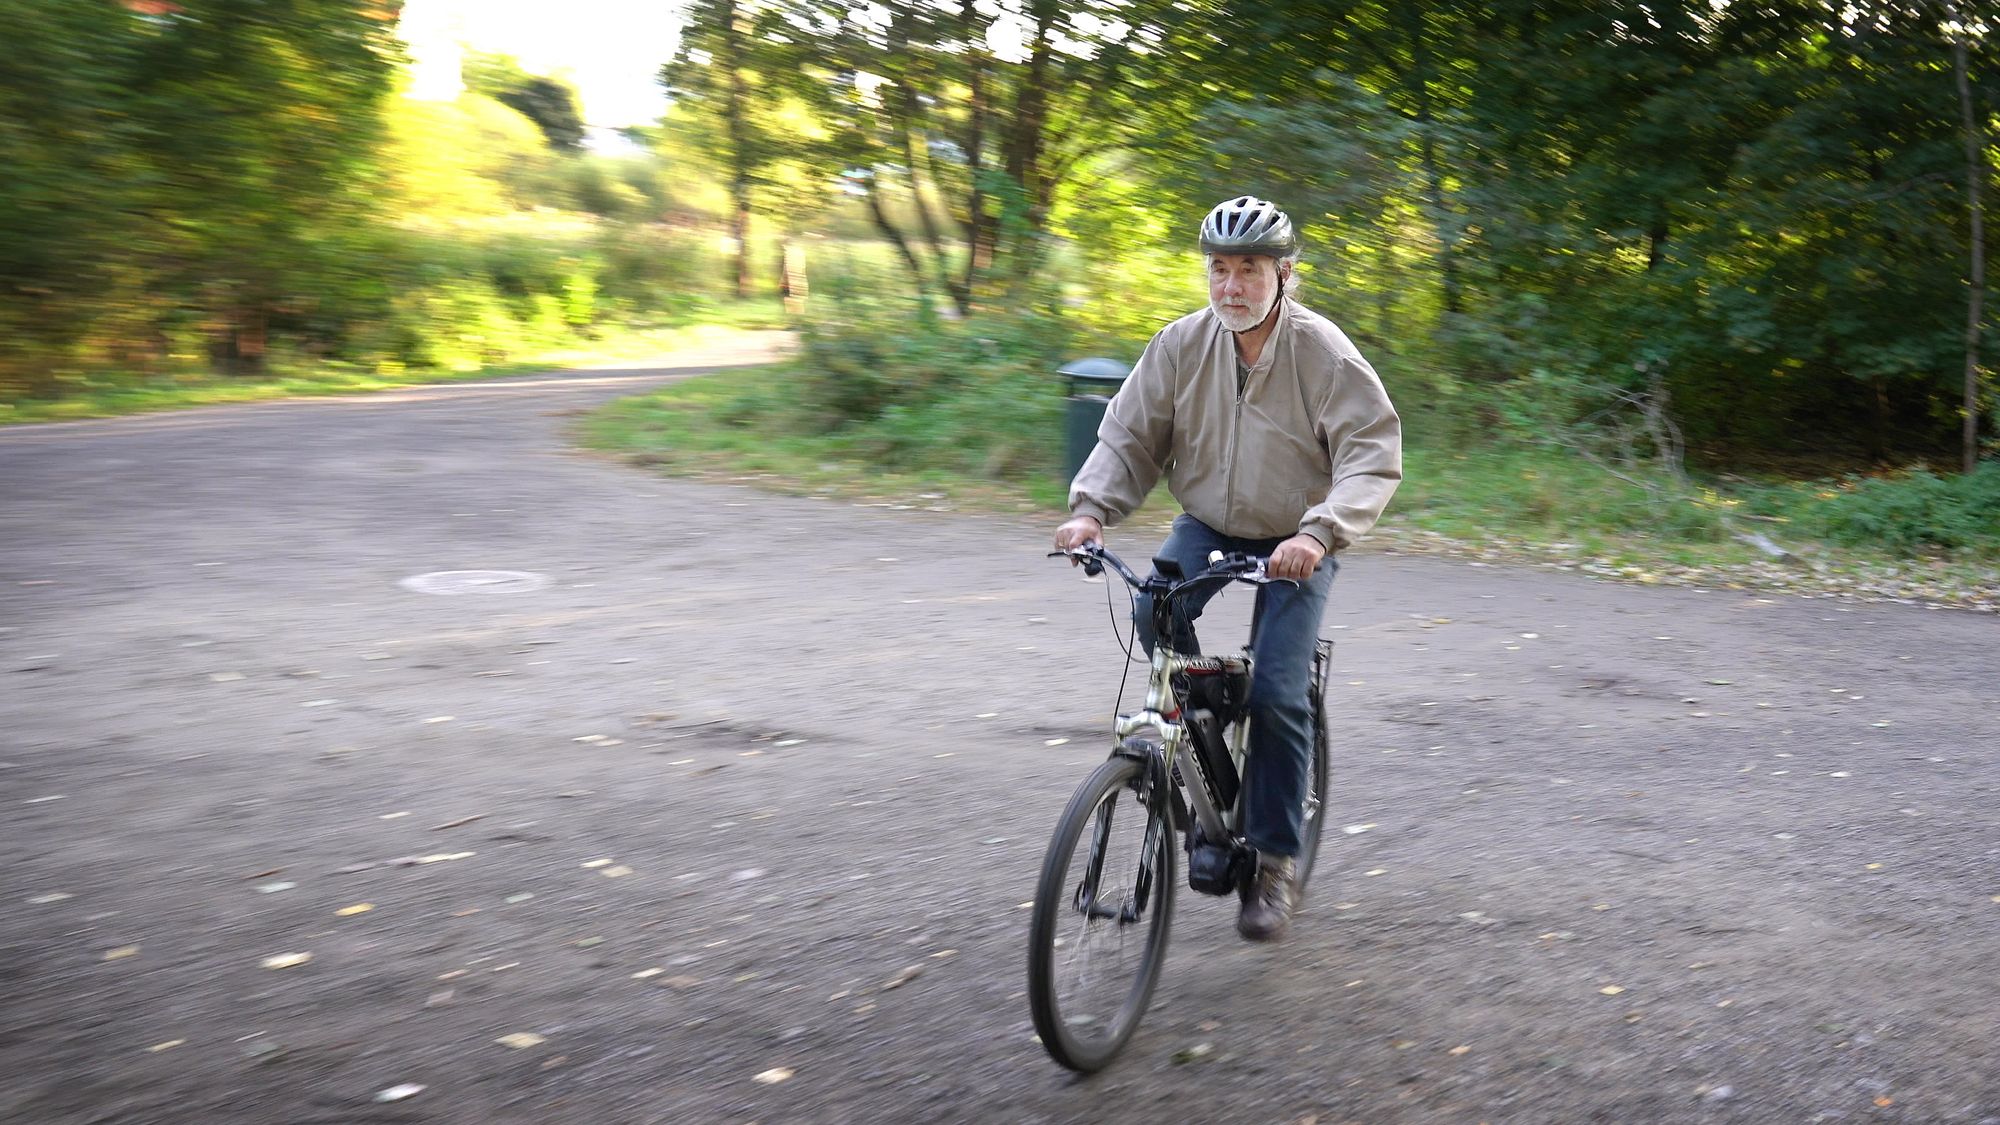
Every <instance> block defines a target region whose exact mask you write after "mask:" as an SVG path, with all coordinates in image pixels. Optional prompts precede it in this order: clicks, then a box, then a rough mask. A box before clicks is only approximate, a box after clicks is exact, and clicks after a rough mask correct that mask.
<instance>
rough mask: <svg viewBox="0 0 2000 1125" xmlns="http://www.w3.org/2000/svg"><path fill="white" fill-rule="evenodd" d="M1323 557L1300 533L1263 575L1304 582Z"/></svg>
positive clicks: (1273, 557)
mask: <svg viewBox="0 0 2000 1125" xmlns="http://www.w3.org/2000/svg"><path fill="white" fill-rule="evenodd" d="M1092 522H1095V521H1092ZM1063 526H1065V527H1067V526H1069V525H1068V524H1065V525H1063ZM1325 557H1326V547H1325V546H1324V545H1322V544H1321V543H1320V541H1319V540H1317V539H1315V538H1313V537H1312V536H1310V535H1307V534H1305V533H1304V532H1300V533H1299V534H1297V535H1294V536H1292V537H1291V538H1290V539H1287V540H1285V541H1284V542H1283V543H1280V544H1278V549H1277V550H1275V551H1272V552H1271V561H1270V562H1269V563H1267V564H1266V565H1265V567H1264V573H1265V574H1268V575H1270V576H1271V577H1272V578H1290V579H1293V580H1294V581H1298V582H1304V581H1305V580H1306V579H1308V578H1311V577H1312V573H1313V570H1314V569H1315V568H1317V567H1318V566H1319V561H1320V560H1321V559H1323V558H1325Z"/></svg>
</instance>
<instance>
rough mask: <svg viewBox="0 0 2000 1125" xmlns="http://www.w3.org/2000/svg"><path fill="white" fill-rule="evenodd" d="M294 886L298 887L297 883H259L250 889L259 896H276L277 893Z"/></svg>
mask: <svg viewBox="0 0 2000 1125" xmlns="http://www.w3.org/2000/svg"><path fill="white" fill-rule="evenodd" d="M296 886H298V884H297V883H285V882H278V883H259V884H257V885H256V886H255V887H253V888H251V889H252V890H255V891H256V892H257V893H258V894H260V895H274V894H277V893H278V892H279V891H289V890H291V889H292V888H294V887H296Z"/></svg>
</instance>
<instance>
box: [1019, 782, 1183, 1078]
mask: <svg viewBox="0 0 2000 1125" xmlns="http://www.w3.org/2000/svg"><path fill="white" fill-rule="evenodd" d="M1178 881H1179V880H1178V878H1177V873H1176V870H1175V864H1174V833H1173V825H1172V822H1171V821H1170V820H1169V819H1168V814H1167V801H1166V794H1165V793H1162V792H1158V791H1157V790H1156V788H1155V787H1154V786H1153V785H1152V784H1150V783H1149V782H1148V780H1147V777H1146V764H1145V763H1144V762H1141V761H1137V760H1134V759H1132V758H1125V757H1117V758H1112V759H1110V760H1109V761H1107V762H1105V763H1104V764H1103V765H1101V766H1099V767H1097V769H1096V771H1095V772H1093V773H1092V774H1091V775H1090V777H1089V778H1087V779H1086V780H1085V781H1084V783H1083V785H1082V786H1081V787H1079V788H1078V789H1077V791H1076V795H1075V796H1073V797H1071V798H1070V801H1069V807H1068V808H1066V809H1064V810H1063V815H1062V820H1061V821H1060V822H1059V823H1058V824H1057V825H1056V832H1055V837H1054V838H1053V839H1051V840H1050V841H1049V851H1048V855H1047V857H1046V858H1045V859H1044V860H1043V862H1042V874H1041V879H1040V881H1039V882H1038V884H1037V885H1036V887H1035V909H1034V915H1033V918H1032V921H1031V922H1030V924H1029V930H1028V934H1029V936H1028V1003H1029V1007H1030V1008H1031V1009H1032V1010H1033V1012H1034V1017H1035V1031H1036V1033H1037V1034H1039V1035H1040V1036H1041V1039H1042V1046H1043V1047H1045V1048H1047V1050H1048V1052H1049V1055H1050V1057H1052V1058H1054V1059H1055V1060H1056V1061H1057V1062H1058V1063H1061V1064H1062V1065H1063V1066H1066V1067H1068V1068H1070V1069H1071V1070H1077V1071H1083V1072H1085V1073H1088V1072H1090V1071H1094V1070H1100V1069H1102V1068H1103V1067H1104V1066H1105V1065H1106V1064H1107V1063H1109V1062H1110V1061H1111V1060H1112V1058H1113V1057H1115V1056H1116V1055H1117V1054H1118V1052H1119V1050H1120V1049H1121V1048H1123V1047H1124V1046H1125V1043H1126V1041H1127V1040H1129V1039H1131V1038H1132V1033H1133V1032H1134V1031H1136V1030H1137V1029H1138V1026H1139V1017H1140V1016H1141V1015H1142V1014H1144V1013H1145V1011H1146V1005H1147V1004H1148V1003H1149V1002H1150V1001H1151V1000H1152V998H1153V986H1154V985H1155V984H1157V983H1158V982H1159V979H1160V966H1161V965H1162V964H1163V963H1164V962H1165V960H1166V954H1167V928H1168V926H1169V925H1170V923H1171V921H1172V917H1173V903H1174V884H1175V883H1176V882H1178Z"/></svg>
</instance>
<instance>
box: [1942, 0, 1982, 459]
mask: <svg viewBox="0 0 2000 1125" xmlns="http://www.w3.org/2000/svg"><path fill="white" fill-rule="evenodd" d="M1945 14H1946V15H1947V16H1948V17H1950V19H1951V20H1952V22H1953V23H1954V24H1957V25H1958V26H1956V27H1955V28H1954V29H1953V32H1952V39H1951V61H1952V69H1953V70H1954V71H1956V72H1957V77H1958V109H1959V114H1960V117H1961V119H1962V121H1963V123H1964V126H1965V166H1966V197H1967V207H1968V208H1969V209H1970V211H1971V215H1972V231H1971V234H1972V277H1971V285H1970V287H1969V288H1970V290H1971V292H1970V294H1969V295H1968V296H1967V299H1966V308H1965V418H1964V428H1963V431H1962V432H1961V433H1960V435H1959V436H1960V444H1961V452H1962V453H1963V455H1964V462H1965V471H1966V472H1968V473H1969V472H1972V471H1973V470H1974V469H1977V468H1978V467H1979V327H1980V320H1981V318H1982V317H1983V316H1984V307H1983V306H1984V302H1985V297H1986V217H1985V214H1984V211H1983V209H1982V206H1981V202H1980V188H1981V187H1982V186H1983V185H1984V184H1985V181H1986V135H1985V130H1984V129H1983V128H1982V127H1981V126H1980V122H1979V118H1978V115H1977V114H1975V113H1974V112H1973V109H1972V78H1971V75H1970V73H1969V71H1970V66H1969V65H1968V64H1967V62H1966V58H1965V55H1966V51H1965V27H1964V25H1963V24H1962V23H1959V21H1960V20H1961V19H1962V17H1961V16H1960V15H1959V13H1958V5H1957V4H1956V3H1953V2H1950V0H1947V3H1946V4H1945Z"/></svg>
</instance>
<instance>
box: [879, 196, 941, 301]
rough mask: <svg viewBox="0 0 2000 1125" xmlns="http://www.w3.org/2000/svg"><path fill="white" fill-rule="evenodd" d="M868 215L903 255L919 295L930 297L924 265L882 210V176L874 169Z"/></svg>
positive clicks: (907, 240) (887, 214) (897, 251)
mask: <svg viewBox="0 0 2000 1125" xmlns="http://www.w3.org/2000/svg"><path fill="white" fill-rule="evenodd" d="M868 214H869V217H870V218H872V219H874V220H875V229H876V230H879V231H881V232H882V237H883V238H886V239H888V240H889V244H890V245H891V246H894V247H895V248H896V253H898V254H900V255H902V258H903V265H904V266H905V267H906V268H907V269H908V270H909V271H910V280H911V281H912V282H914V283H915V284H916V287H917V295H918V296H919V297H920V298H922V297H928V295H929V292H930V286H929V285H927V284H925V280H924V266H923V263H922V262H919V261H917V254H916V251H914V250H911V249H910V241H909V239H906V238H904V237H903V232H902V231H900V230H897V229H896V224H895V223H893V222H890V221H889V213H888V212H887V211H885V210H883V209H882V185H881V176H880V174H879V173H877V172H875V171H873V170H872V169H871V170H870V171H869V173H868Z"/></svg>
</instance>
